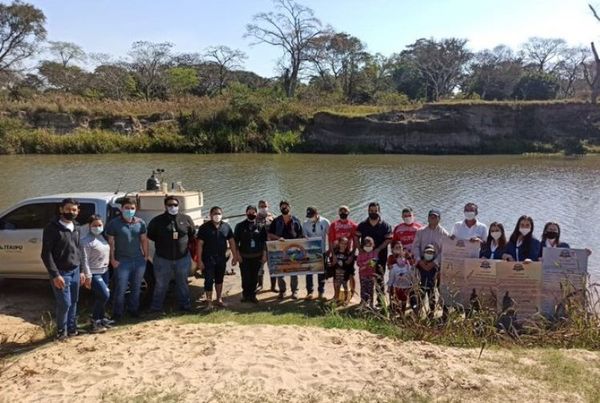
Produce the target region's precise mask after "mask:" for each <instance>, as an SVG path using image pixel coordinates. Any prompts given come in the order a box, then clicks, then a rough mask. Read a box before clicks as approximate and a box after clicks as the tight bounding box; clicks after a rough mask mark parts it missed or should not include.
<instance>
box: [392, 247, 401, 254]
mask: <svg viewBox="0 0 600 403" xmlns="http://www.w3.org/2000/svg"><path fill="white" fill-rule="evenodd" d="M392 252H394V255H400V254H402V249H396V248H394V249H393V250H392Z"/></svg>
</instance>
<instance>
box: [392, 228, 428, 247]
mask: <svg viewBox="0 0 600 403" xmlns="http://www.w3.org/2000/svg"><path fill="white" fill-rule="evenodd" d="M422 227H423V225H422V224H419V223H418V222H413V223H412V224H405V223H401V224H398V225H396V227H395V228H394V241H400V243H401V244H402V246H403V247H404V248H405V249H408V250H409V251H410V249H411V247H412V244H413V242H414V241H415V235H416V234H417V231H418V230H419V229H421V228H422Z"/></svg>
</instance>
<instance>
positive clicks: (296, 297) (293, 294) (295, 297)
mask: <svg viewBox="0 0 600 403" xmlns="http://www.w3.org/2000/svg"><path fill="white" fill-rule="evenodd" d="M292 299H298V291H292Z"/></svg>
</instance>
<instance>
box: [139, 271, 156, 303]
mask: <svg viewBox="0 0 600 403" xmlns="http://www.w3.org/2000/svg"><path fill="white" fill-rule="evenodd" d="M155 283H156V280H155V278H154V266H153V265H152V263H150V262H146V271H145V272H144V279H143V280H142V289H141V292H140V305H141V307H143V308H146V307H149V306H150V303H151V302H152V295H153V294H154V285H155Z"/></svg>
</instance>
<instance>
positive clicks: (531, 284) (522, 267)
mask: <svg viewBox="0 0 600 403" xmlns="http://www.w3.org/2000/svg"><path fill="white" fill-rule="evenodd" d="M496 279H497V282H498V312H499V313H500V312H505V311H506V310H507V309H514V311H515V312H516V314H517V316H518V317H519V319H524V318H530V317H531V316H533V315H535V314H536V313H538V312H539V311H540V305H541V302H542V294H541V290H542V264H541V263H540V262H528V263H524V262H504V261H502V262H497V263H496Z"/></svg>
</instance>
